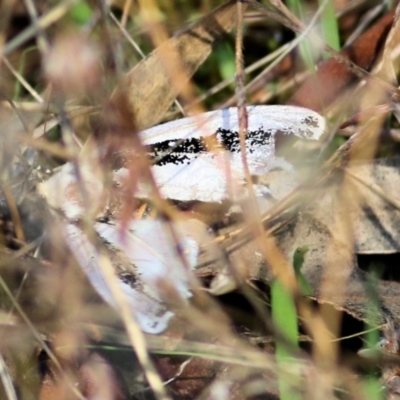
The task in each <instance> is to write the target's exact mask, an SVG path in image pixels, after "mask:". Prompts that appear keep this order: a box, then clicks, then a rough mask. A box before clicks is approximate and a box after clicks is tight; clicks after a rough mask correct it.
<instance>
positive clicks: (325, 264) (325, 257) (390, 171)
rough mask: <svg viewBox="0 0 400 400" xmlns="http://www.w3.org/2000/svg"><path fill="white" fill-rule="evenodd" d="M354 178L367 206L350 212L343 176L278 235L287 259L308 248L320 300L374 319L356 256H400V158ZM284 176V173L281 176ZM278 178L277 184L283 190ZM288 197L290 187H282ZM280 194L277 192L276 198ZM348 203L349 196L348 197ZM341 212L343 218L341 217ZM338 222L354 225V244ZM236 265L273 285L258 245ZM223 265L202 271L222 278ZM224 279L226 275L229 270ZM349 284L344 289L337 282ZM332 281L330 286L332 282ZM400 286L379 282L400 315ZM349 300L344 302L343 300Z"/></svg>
mask: <svg viewBox="0 0 400 400" xmlns="http://www.w3.org/2000/svg"><path fill="white" fill-rule="evenodd" d="M347 173H348V176H350V177H351V178H352V185H351V187H352V188H351V190H349V191H350V192H351V193H348V194H347V196H350V197H351V196H356V197H358V196H360V198H361V199H362V203H363V204H362V207H361V210H360V209H356V208H353V209H349V208H348V203H345V208H344V209H343V208H341V202H343V198H344V197H343V185H342V177H341V176H338V177H337V178H336V179H335V180H333V181H331V182H330V183H329V185H326V187H320V188H319V189H318V190H315V192H314V193H313V198H314V199H315V201H313V202H311V203H309V204H308V205H307V206H306V207H303V209H302V210H301V212H299V213H298V214H297V215H296V216H295V218H294V219H293V220H291V221H290V223H288V224H287V225H286V226H285V227H284V228H283V229H282V231H281V232H280V233H279V234H277V236H276V239H277V241H278V243H279V246H280V248H281V249H282V251H283V253H284V254H285V256H286V258H287V260H288V261H289V262H291V260H292V257H293V254H294V252H295V250H296V249H298V248H301V247H303V246H307V247H308V249H309V250H308V252H307V253H306V255H305V259H304V264H303V267H302V272H303V274H304V275H305V277H306V278H307V280H308V282H309V283H310V285H311V287H312V289H313V291H314V295H315V298H316V299H317V300H318V301H319V302H321V303H325V302H326V303H330V304H332V305H334V306H335V307H337V308H338V309H342V310H345V311H346V312H348V313H350V314H351V315H353V316H355V317H356V318H359V319H363V320H366V319H368V318H369V317H370V315H369V311H368V310H370V301H371V299H370V298H369V295H370V293H367V290H366V274H365V272H363V271H362V270H360V269H359V268H358V265H357V259H356V253H361V254H365V253H367V254H371V253H373V254H387V253H394V252H399V251H400V234H399V230H398V227H399V222H400V198H399V192H398V190H397V188H398V186H399V183H398V180H399V176H400V174H399V173H400V158H399V157H396V158H391V159H380V160H376V161H375V162H374V163H372V164H370V163H360V164H359V165H357V164H356V165H355V166H354V167H352V168H351V169H349V170H348V171H347ZM277 177H279V174H277ZM287 181H288V180H287V179H279V178H277V180H276V181H275V182H274V183H273V184H274V185H278V186H279V182H285V186H287ZM282 190H283V193H285V192H286V190H287V188H282ZM276 192H278V190H274V193H276ZM345 198H346V197H345ZM338 213H341V215H340V216H339V215H338ZM335 220H339V221H345V222H346V223H349V225H350V226H352V232H351V234H352V235H351V236H352V239H353V240H354V243H353V240H352V239H351V238H350V240H348V238H347V236H345V237H344V236H343V233H342V231H335V228H334V227H336V226H337V225H335V224H334V221H335ZM229 259H230V262H231V265H234V266H236V265H240V266H243V265H245V266H246V271H245V272H243V271H242V275H244V276H246V277H247V278H249V279H252V280H256V281H261V282H264V283H267V284H268V283H269V282H270V279H271V278H272V276H271V274H270V272H269V268H268V267H267V265H266V264H265V261H264V259H263V258H262V256H261V252H260V250H259V248H258V246H257V243H256V242H255V241H250V242H249V243H247V244H245V245H243V246H241V247H239V248H238V249H236V250H234V251H233V252H232V253H231V254H230V255H229ZM220 270H221V268H220V266H219V265H218V262H214V263H211V264H208V265H206V266H203V267H202V268H200V269H199V271H198V273H199V274H200V275H201V276H207V275H208V276H210V275H212V276H218V274H219V273H220ZM223 274H227V271H226V269H224V270H223ZM341 280H345V287H341V288H340V289H341V290H339V288H338V286H337V282H338V281H341ZM327 281H328V282H327ZM399 289H400V284H399V283H397V282H388V281H380V282H378V283H377V286H376V293H377V295H378V297H379V299H380V301H381V302H382V305H383V306H384V307H385V308H386V310H387V311H388V312H389V313H393V315H397V313H398V312H400V301H399V300H398V293H399ZM343 296H344V297H343Z"/></svg>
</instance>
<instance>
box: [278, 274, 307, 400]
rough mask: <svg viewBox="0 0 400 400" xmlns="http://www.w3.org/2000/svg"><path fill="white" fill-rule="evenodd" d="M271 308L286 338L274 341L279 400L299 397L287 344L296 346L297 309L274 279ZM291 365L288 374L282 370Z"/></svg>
mask: <svg viewBox="0 0 400 400" xmlns="http://www.w3.org/2000/svg"><path fill="white" fill-rule="evenodd" d="M271 308H272V321H273V323H274V326H275V328H276V329H277V331H278V332H279V333H280V334H281V335H282V336H283V337H284V338H285V339H286V343H282V342H281V341H279V340H277V341H276V361H277V363H278V367H281V368H279V369H280V371H281V372H279V374H278V375H279V391H280V399H281V400H297V399H301V394H300V393H299V392H296V390H297V385H296V384H297V383H299V379H300V378H299V379H296V375H297V374H296V372H297V371H296V366H295V364H294V363H293V356H292V357H291V352H290V349H288V345H291V346H292V347H298V337H299V332H298V325H297V311H296V305H295V303H294V300H293V297H292V296H291V294H290V293H289V292H288V291H287V290H286V288H285V287H284V286H283V285H282V284H281V282H279V281H278V280H275V281H274V282H273V283H272V285H271ZM289 365H290V366H291V367H293V368H291V374H290V376H289V375H288V374H287V373H285V372H284V370H286V369H287V367H288V366H289ZM299 372H300V371H299ZM298 376H299V375H298Z"/></svg>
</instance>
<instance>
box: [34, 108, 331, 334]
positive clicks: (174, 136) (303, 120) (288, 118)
mask: <svg viewBox="0 0 400 400" xmlns="http://www.w3.org/2000/svg"><path fill="white" fill-rule="evenodd" d="M247 112H248V133H247V136H246V157H247V162H248V165H249V169H250V173H251V175H255V176H257V175H263V174H266V173H268V171H270V170H271V169H273V168H276V167H287V165H288V163H286V162H285V161H284V160H281V159H277V158H276V157H275V135H276V134H277V133H278V132H281V133H284V134H293V135H295V136H298V137H300V138H304V139H312V140H317V139H318V138H319V137H320V136H321V135H322V133H323V132H324V129H325V120H324V118H323V117H321V116H320V115H319V114H317V113H315V112H313V111H310V110H307V109H304V108H299V107H290V106H255V107H248V108H247ZM140 137H141V139H142V141H143V144H144V145H146V146H148V148H149V155H150V158H151V160H152V162H153V165H152V173H153V175H154V178H155V181H156V183H157V185H158V187H159V189H160V192H161V194H162V195H163V196H164V197H165V198H168V199H174V200H178V201H193V200H198V201H204V202H222V201H223V200H225V199H235V198H238V197H240V196H242V195H244V193H245V189H244V187H245V182H244V181H245V178H244V172H243V164H242V155H241V153H240V141H239V136H238V113H237V108H229V109H226V110H220V111H212V112H209V113H205V114H201V115H199V116H197V117H191V118H184V119H180V120H176V121H173V122H169V123H166V124H163V125H159V126H156V127H154V128H151V129H148V130H145V131H143V132H141V133H140ZM205 139H210V141H212V142H214V144H215V145H210V144H209V143H208V140H205ZM77 170H79V174H80V176H79V178H77V176H76V172H77ZM129 173H130V171H128V170H127V169H126V168H122V169H120V170H118V171H113V176H114V180H115V181H116V182H118V183H119V184H120V186H122V189H124V187H123V183H124V179H126V177H127V175H128V174H129ZM103 181H104V178H103V174H102V168H101V166H100V165H99V164H98V160H96V158H95V157H93V159H91V160H83V161H81V162H79V168H78V169H77V168H75V167H74V165H73V164H71V163H67V164H65V165H64V166H63V167H62V168H61V169H60V171H59V172H57V173H56V174H55V175H53V177H52V178H50V179H49V180H47V181H46V182H44V183H42V184H40V185H39V188H38V190H39V192H40V193H41V194H42V195H43V196H44V197H46V199H47V201H48V203H49V204H50V205H51V206H53V207H55V208H58V209H61V210H62V211H63V213H64V215H65V217H66V218H67V219H69V220H70V221H64V226H63V232H64V237H65V239H66V242H67V244H68V246H69V247H70V248H71V250H72V252H73V253H74V255H75V258H76V259H77V261H78V263H79V264H80V266H81V267H82V269H83V270H84V271H85V273H86V274H87V276H88V278H89V279H90V281H91V283H92V285H93V286H94V287H95V289H96V290H97V291H98V292H99V293H100V295H101V296H102V297H103V298H104V299H105V300H106V301H107V302H109V303H110V304H111V305H113V306H115V305H116V304H115V300H114V299H113V296H112V293H111V291H110V289H109V287H108V285H107V282H106V279H105V278H104V276H103V273H102V271H101V269H100V268H99V263H100V249H99V248H98V247H96V246H95V245H94V244H93V243H91V242H90V241H89V239H88V238H87V236H86V234H85V233H84V232H83V231H82V230H81V229H80V228H79V226H78V225H77V224H75V223H71V220H74V221H75V220H79V219H80V218H82V217H83V216H84V215H90V216H91V217H92V218H95V217H98V216H100V215H102V211H104V209H105V208H106V207H107V204H108V202H109V200H110V196H111V195H112V194H113V193H112V192H111V191H110V190H107V188H105V187H104V184H103ZM128 187H129V186H128ZM82 189H84V190H83V191H84V192H85V193H84V195H82ZM108 189H109V188H108ZM255 189H256V194H257V195H263V194H265V193H268V189H267V188H259V187H257V186H256V187H255ZM149 193H150V191H149V188H148V187H147V186H146V182H139V185H138V188H137V190H136V192H135V193H134V195H136V196H138V197H147V196H148V195H149ZM196 222H197V224H198V225H197V226H196V227H194V226H193V222H190V221H186V222H185V223H183V222H180V223H173V224H172V228H173V229H174V230H175V231H176V233H177V238H178V239H177V240H178V243H176V242H175V240H174V239H173V238H172V237H171V231H170V226H168V225H167V224H166V223H164V222H161V221H157V220H139V221H138V220H133V219H132V220H130V221H124V222H121V221H118V220H115V221H108V222H107V223H105V222H96V223H95V224H94V229H95V231H96V233H97V235H98V238H99V239H100V240H101V241H102V242H103V247H104V246H105V247H106V248H107V251H108V252H109V253H110V254H113V253H114V254H115V255H116V256H115V257H112V258H113V259H112V261H113V265H114V266H115V268H116V271H117V275H118V276H119V278H120V287H121V291H122V292H123V293H124V295H125V298H126V301H127V302H128V303H129V305H130V307H131V309H132V315H133V316H134V317H135V318H136V320H137V321H138V323H139V324H140V326H141V328H142V329H143V330H144V331H145V332H149V333H160V332H162V331H163V330H164V329H165V328H166V327H167V325H168V321H169V320H170V318H171V317H172V316H173V315H174V313H173V311H172V310H171V309H170V308H169V307H168V306H167V305H166V303H165V301H164V300H165V292H166V291H167V292H168V290H170V291H169V293H171V288H174V289H173V290H174V291H175V294H176V296H175V297H176V298H180V299H182V300H184V299H186V298H188V297H189V296H190V295H191V287H190V285H189V281H190V275H189V274H190V271H189V270H190V269H191V268H193V267H194V266H195V265H196V262H197V255H198V249H199V240H200V239H199V236H201V235H203V236H204V235H205V231H206V227H205V226H204V225H202V224H201V225H199V224H200V222H199V221H196ZM199 232H200V233H201V234H199ZM177 246H179V248H180V249H181V250H182V256H181V257H179V256H178V254H177V251H176V249H177ZM120 259H123V261H124V262H122V263H121V262H120V261H119V260H120ZM124 263H125V264H124ZM124 265H125V266H124ZM126 266H128V267H129V268H125V267H126ZM188 268H189V270H188Z"/></svg>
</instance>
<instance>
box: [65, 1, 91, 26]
mask: <svg viewBox="0 0 400 400" xmlns="http://www.w3.org/2000/svg"><path fill="white" fill-rule="evenodd" d="M92 14H93V12H92V9H91V8H90V7H89V6H88V5H87V3H86V2H85V1H78V2H77V3H75V4H74V5H73V6H72V7H71V10H70V15H71V17H72V19H73V20H74V22H75V23H76V24H78V25H84V24H86V22H88V21H89V19H90V18H91V17H92Z"/></svg>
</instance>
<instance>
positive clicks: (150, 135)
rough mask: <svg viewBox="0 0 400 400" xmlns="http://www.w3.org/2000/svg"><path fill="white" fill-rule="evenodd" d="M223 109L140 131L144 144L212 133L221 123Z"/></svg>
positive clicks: (198, 136)
mask: <svg viewBox="0 0 400 400" xmlns="http://www.w3.org/2000/svg"><path fill="white" fill-rule="evenodd" d="M223 111H224V110H217V111H209V112H207V113H204V114H199V115H195V116H192V117H187V118H181V119H176V120H174V121H170V122H166V123H164V124H161V125H157V126H154V127H153V128H149V129H146V130H144V131H142V132H140V138H141V139H142V142H143V144H144V145H152V144H156V143H159V142H163V141H166V140H171V141H173V140H185V139H188V138H200V137H204V136H210V135H212V134H214V133H215V132H216V131H217V129H218V128H219V127H220V125H221V121H222V114H223Z"/></svg>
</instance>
